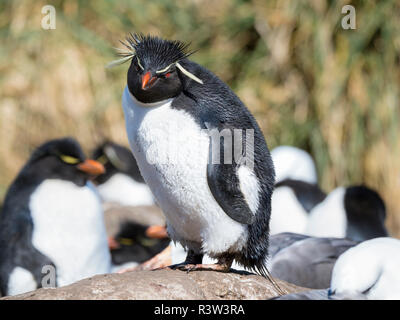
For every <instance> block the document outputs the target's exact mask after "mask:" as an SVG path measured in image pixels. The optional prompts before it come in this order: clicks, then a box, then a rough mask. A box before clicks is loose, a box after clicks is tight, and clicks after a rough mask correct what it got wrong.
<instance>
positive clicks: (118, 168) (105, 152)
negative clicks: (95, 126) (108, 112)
mask: <svg viewBox="0 0 400 320" xmlns="http://www.w3.org/2000/svg"><path fill="white" fill-rule="evenodd" d="M92 158H93V159H95V160H96V161H98V162H100V163H101V164H102V165H103V166H104V168H105V169H106V172H105V173H104V174H101V175H99V176H97V177H96V179H95V180H94V182H96V183H97V184H102V183H104V182H106V181H107V180H108V179H109V178H111V177H112V176H113V175H114V174H116V173H118V172H120V173H124V174H127V175H129V176H130V177H131V178H132V179H134V180H136V181H138V182H144V180H143V178H142V175H141V174H140V171H139V167H138V165H137V163H136V159H135V158H134V156H133V155H132V152H131V151H130V150H129V149H128V148H125V147H124V146H121V145H119V144H116V143H113V142H110V141H107V142H105V143H103V144H101V145H100V146H99V147H97V148H96V150H94V151H93V153H92Z"/></svg>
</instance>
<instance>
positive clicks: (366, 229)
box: [344, 186, 388, 241]
mask: <svg viewBox="0 0 400 320" xmlns="http://www.w3.org/2000/svg"><path fill="white" fill-rule="evenodd" d="M344 207H345V210H346V214H347V220H348V226H347V232H346V233H347V237H349V238H351V239H354V240H357V241H364V240H368V239H372V238H377V237H386V236H387V235H388V233H387V230H386V228H385V225H384V223H385V218H386V208H385V203H384V202H383V200H382V198H381V197H380V195H379V194H378V193H377V192H376V191H374V190H372V189H370V188H368V187H366V186H353V187H349V188H346V192H345V196H344Z"/></svg>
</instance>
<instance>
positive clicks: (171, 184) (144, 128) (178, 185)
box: [123, 88, 247, 255]
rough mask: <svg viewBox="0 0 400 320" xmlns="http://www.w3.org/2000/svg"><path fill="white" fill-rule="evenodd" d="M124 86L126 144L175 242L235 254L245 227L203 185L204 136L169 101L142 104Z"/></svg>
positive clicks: (244, 237)
mask: <svg viewBox="0 0 400 320" xmlns="http://www.w3.org/2000/svg"><path fill="white" fill-rule="evenodd" d="M133 99H134V98H133V97H132V96H131V95H130V93H129V91H128V89H127V88H125V91H124V95H123V107H124V113H125V121H126V127H127V133H128V138H129V143H130V145H131V148H132V151H133V153H134V156H135V158H136V160H137V162H138V165H139V167H140V171H141V173H142V175H143V178H144V179H145V181H146V183H147V184H148V186H149V187H150V189H151V190H152V192H153V194H154V196H155V198H156V199H157V202H158V204H159V205H160V207H161V208H162V210H163V212H164V214H165V216H166V219H167V224H168V229H169V232H170V233H171V237H172V238H173V239H174V240H178V241H181V242H183V243H184V244H188V243H187V241H190V242H194V243H197V244H199V245H201V246H202V248H203V252H204V253H208V254H211V255H212V254H214V253H216V254H217V253H221V252H225V251H228V250H229V249H231V250H237V249H239V250H240V248H241V247H242V246H243V244H244V243H245V241H246V237H247V227H246V226H244V225H242V224H240V223H237V222H236V221H234V220H232V219H231V218H230V217H229V216H228V215H227V214H226V213H225V212H224V211H223V210H222V209H221V208H220V206H219V205H218V203H217V202H216V200H215V199H214V197H213V195H212V193H211V191H210V189H209V187H208V183H207V160H208V146H209V137H208V135H207V134H206V133H205V132H202V131H201V128H200V126H199V125H198V124H197V123H195V121H194V119H193V118H192V117H191V116H190V114H188V113H187V112H185V111H182V110H175V109H172V108H171V107H170V105H171V101H166V102H163V103H160V104H159V105H153V106H152V107H148V106H144V105H141V104H140V102H138V101H136V100H133Z"/></svg>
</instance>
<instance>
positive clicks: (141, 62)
mask: <svg viewBox="0 0 400 320" xmlns="http://www.w3.org/2000/svg"><path fill="white" fill-rule="evenodd" d="M124 45H125V46H126V47H127V48H128V49H129V50H130V51H131V52H132V62H131V65H130V67H129V70H128V81H127V82H128V88H129V91H130V92H131V93H132V94H133V95H134V96H135V98H136V99H137V100H139V101H141V102H144V103H153V102H158V101H162V100H165V99H169V98H173V97H176V96H177V95H178V94H179V93H181V92H182V89H183V85H182V80H181V79H182V74H181V72H184V73H185V74H186V75H187V74H188V73H187V71H186V70H184V69H183V67H182V66H181V65H180V64H179V61H181V60H184V59H186V58H187V57H188V56H189V55H190V54H191V52H188V45H187V44H185V43H183V42H181V41H176V40H174V41H169V40H164V39H161V38H158V37H155V36H144V35H138V34H131V35H130V36H129V37H128V38H127V42H126V43H124ZM189 77H192V79H193V75H191V74H189ZM194 78H196V77H195V76H194ZM197 80H199V79H197ZM199 81H200V82H201V80H199Z"/></svg>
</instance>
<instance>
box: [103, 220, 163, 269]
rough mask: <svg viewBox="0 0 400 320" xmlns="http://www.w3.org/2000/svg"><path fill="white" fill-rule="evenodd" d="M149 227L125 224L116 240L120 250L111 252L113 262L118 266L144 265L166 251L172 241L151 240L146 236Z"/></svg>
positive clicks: (131, 223)
mask: <svg viewBox="0 0 400 320" xmlns="http://www.w3.org/2000/svg"><path fill="white" fill-rule="evenodd" d="M146 229H147V226H143V225H141V224H138V223H134V222H124V223H122V224H121V226H120V230H119V232H118V234H117V235H116V236H115V240H116V241H117V242H118V244H119V246H120V247H119V248H117V249H113V250H111V258H112V262H113V263H114V264H116V265H119V264H123V263H126V262H138V263H142V262H145V261H147V260H149V259H150V258H152V257H154V256H155V255H156V254H158V253H160V252H161V251H162V250H164V249H165V248H166V247H167V246H168V245H169V242H170V239H168V238H167V239H151V238H149V237H147V236H146Z"/></svg>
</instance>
